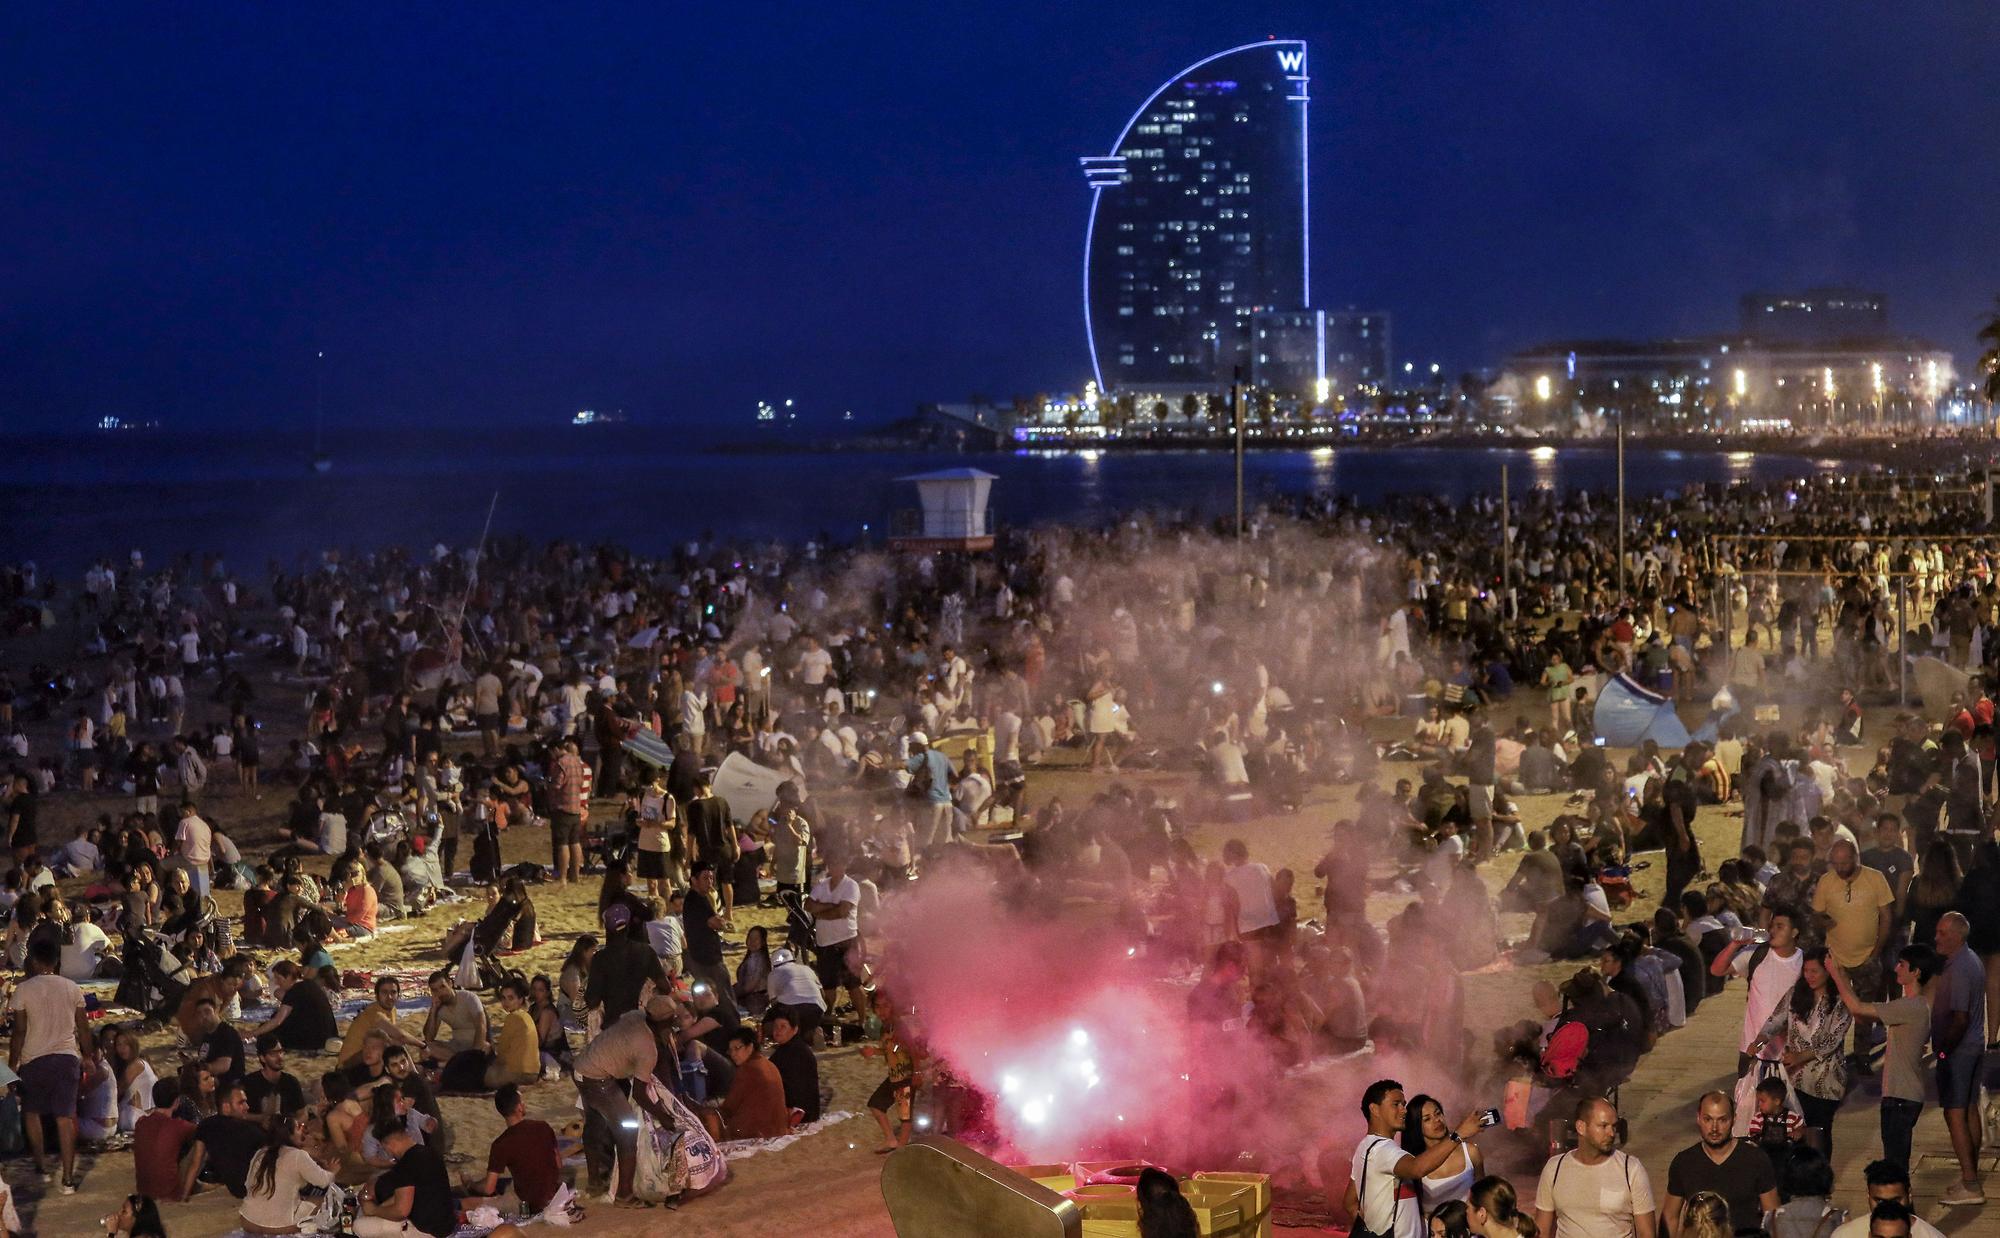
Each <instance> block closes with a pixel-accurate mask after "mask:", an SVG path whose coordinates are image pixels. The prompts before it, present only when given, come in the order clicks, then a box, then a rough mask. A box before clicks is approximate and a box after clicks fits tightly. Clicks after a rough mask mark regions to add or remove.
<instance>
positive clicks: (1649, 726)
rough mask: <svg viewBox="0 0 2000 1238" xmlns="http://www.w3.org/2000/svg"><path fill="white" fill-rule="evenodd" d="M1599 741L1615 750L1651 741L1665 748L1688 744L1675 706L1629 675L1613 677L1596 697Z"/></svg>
mask: <svg viewBox="0 0 2000 1238" xmlns="http://www.w3.org/2000/svg"><path fill="white" fill-rule="evenodd" d="M1597 737H1598V738H1599V739H1601V740H1603V741H1604V742H1605V743H1607V744H1610V745H1611V746H1612V747H1614V748H1637V747H1638V746H1639V745H1640V744H1642V743H1644V742H1645V741H1647V740H1649V739H1650V740H1652V741H1653V742H1654V743H1656V744H1658V745H1659V746H1660V747H1662V748H1685V747H1686V746H1687V743H1688V731H1687V728H1686V727H1685V726H1682V725H1681V719H1680V715H1679V714H1676V713H1675V712H1674V703H1673V702H1672V701H1670V700H1668V699H1667V698H1666V697H1664V696H1661V695H1660V694H1659V693H1657V692H1653V691H1650V690H1648V689H1646V688H1642V687H1640V686H1639V684H1638V683H1637V682H1636V681H1635V680H1633V679H1632V677H1631V676H1629V675H1613V676H1612V677H1611V678H1610V679H1607V680H1605V681H1604V689H1603V691H1601V692H1599V693H1598V694H1597Z"/></svg>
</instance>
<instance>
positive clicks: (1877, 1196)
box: [1828, 1160, 1944, 1238]
mask: <svg viewBox="0 0 2000 1238" xmlns="http://www.w3.org/2000/svg"><path fill="white" fill-rule="evenodd" d="M1861 1174H1862V1177H1863V1178H1864V1179H1865V1180H1866V1181H1867V1183H1868V1207H1867V1208H1858V1209H1856V1210H1855V1213H1854V1219H1853V1220H1851V1221H1849V1222H1848V1223H1847V1224H1845V1225H1842V1226H1841V1227H1840V1228H1838V1229H1836V1230H1834V1231H1833V1233H1832V1234H1830V1235H1829V1236H1828V1238H1868V1233H1869V1230H1868V1214H1869V1212H1870V1211H1872V1210H1873V1209H1874V1208H1875V1206H1876V1205H1877V1204H1886V1203H1892V1202H1893V1203H1898V1204H1901V1205H1903V1206H1904V1207H1905V1208H1908V1209H1910V1210H1911V1211H1912V1212H1915V1211H1916V1205H1915V1203H1914V1202H1913V1201H1912V1199H1911V1197H1910V1171H1909V1169H1908V1168H1906V1167H1905V1166H1903V1165H1899V1164H1897V1163H1896V1162H1895V1161H1891V1160H1880V1161H1870V1162H1868V1166H1867V1168H1865V1169H1863V1170H1862V1171H1861ZM1910 1238H1944V1231H1943V1230H1941V1229H1939V1228H1938V1227H1937V1226H1935V1225H1933V1224H1931V1223H1930V1222H1929V1221H1926V1220H1924V1219H1923V1218H1922V1217H1913V1218H1911V1220H1910Z"/></svg>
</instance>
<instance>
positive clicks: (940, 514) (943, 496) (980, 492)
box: [889, 468, 999, 551]
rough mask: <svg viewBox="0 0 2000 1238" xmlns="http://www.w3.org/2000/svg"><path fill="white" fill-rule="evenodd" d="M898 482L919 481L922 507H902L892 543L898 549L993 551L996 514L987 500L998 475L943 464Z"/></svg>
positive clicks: (894, 523)
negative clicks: (939, 467) (935, 469)
mask: <svg viewBox="0 0 2000 1238" xmlns="http://www.w3.org/2000/svg"><path fill="white" fill-rule="evenodd" d="M896 480H897V481H907V482H915V483H916V487H917V498H918V501H919V503H920V504H921V505H922V506H921V508H920V510H917V511H907V510H906V511H899V512H897V513H896V516H895V520H894V522H893V523H892V524H891V525H890V535H889V544H890V545H891V546H894V547H896V548H897V549H898V550H915V551H925V550H991V549H992V548H993V513H992V512H991V511H990V510H988V508H987V506H986V500H987V498H988V497H989V495H990V494H991V493H992V489H993V483H994V482H996V481H998V480H999V477H998V476H997V475H996V474H993V473H988V472H984V471H982V470H980V469H971V468H962V469H940V470H938V471H937V472H935V473H913V474H911V475H910V476H908V477H898V478H897V479H896Z"/></svg>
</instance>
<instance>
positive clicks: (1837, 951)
mask: <svg viewBox="0 0 2000 1238" xmlns="http://www.w3.org/2000/svg"><path fill="white" fill-rule="evenodd" d="M1895 905H1896V892H1895V891H1894V890H1892V889H1890V888H1889V878H1888V877H1887V876H1885V875H1883V874H1882V873H1881V872H1879V871H1877V870H1875V869H1872V868H1869V867H1867V866H1866V865H1864V864H1863V863H1862V862H1861V852H1860V850H1859V849H1858V848H1857V847H1855V845H1854V844H1853V843H1851V842H1849V841H1848V840H1846V839H1845V838H1843V839H1841V840H1839V841H1838V842H1836V843H1834V844H1833V847H1832V848H1831V849H1830V850H1829V851H1828V852H1827V869H1826V871H1825V872H1824V873H1822V874H1820V878H1819V883H1818V884H1817V885H1815V886H1814V887H1813V897H1812V909H1813V910H1814V911H1815V912H1818V913H1819V917H1820V926H1821V928H1822V929H1823V930H1824V932H1825V936H1826V952H1827V953H1828V954H1830V955H1832V956H1833V961H1834V962H1836V963H1838V964H1840V966H1841V968H1842V970H1844V971H1846V973H1847V980H1848V983H1849V984H1851V985H1853V986H1854V991H1855V993H1856V994H1858V995H1859V996H1860V997H1861V998H1862V1000H1864V1001H1873V1000H1874V999H1876V998H1877V997H1880V996H1881V995H1882V952H1883V951H1885V950H1887V949H1888V948H1889V920H1890V916H1891V913H1892V912H1893V910H1894V908H1895Z"/></svg>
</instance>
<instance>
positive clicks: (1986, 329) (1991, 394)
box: [1979, 307, 2000, 400]
mask: <svg viewBox="0 0 2000 1238" xmlns="http://www.w3.org/2000/svg"><path fill="white" fill-rule="evenodd" d="M1979 342H1980V343H1981V344H1983V345H1985V346H1986V349H1985V351H1984V352H1982V353H1980V354H1979V368H1980V369H1981V370H1984V371H1985V372H1986V383H1985V386H1984V390H1985V393H1986V398H1987V399H1989V400H2000V307H1996V309H1995V310H1994V313H1993V317H1991V318H1989V319H1987V320H1986V325H1985V326H1983V327H1981V328H1979Z"/></svg>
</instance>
